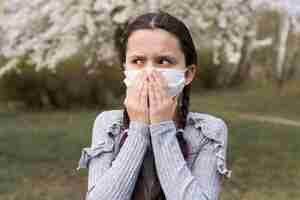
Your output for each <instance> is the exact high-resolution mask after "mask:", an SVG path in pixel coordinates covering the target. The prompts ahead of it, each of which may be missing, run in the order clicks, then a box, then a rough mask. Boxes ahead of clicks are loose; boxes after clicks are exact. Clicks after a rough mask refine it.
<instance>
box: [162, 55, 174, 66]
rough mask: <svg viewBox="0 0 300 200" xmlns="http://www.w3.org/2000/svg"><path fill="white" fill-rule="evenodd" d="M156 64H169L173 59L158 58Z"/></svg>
mask: <svg viewBox="0 0 300 200" xmlns="http://www.w3.org/2000/svg"><path fill="white" fill-rule="evenodd" d="M158 64H160V65H170V64H173V61H172V60H171V59H169V58H165V57H162V58H159V59H158Z"/></svg>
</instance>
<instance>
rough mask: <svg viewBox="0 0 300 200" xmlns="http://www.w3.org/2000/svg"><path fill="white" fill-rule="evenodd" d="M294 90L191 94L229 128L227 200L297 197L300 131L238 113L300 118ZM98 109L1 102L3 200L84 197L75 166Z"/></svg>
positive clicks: (82, 175)
mask: <svg viewBox="0 0 300 200" xmlns="http://www.w3.org/2000/svg"><path fill="white" fill-rule="evenodd" d="M299 96H300V95H296V93H293V94H292V93H288V94H286V95H285V97H278V95H277V94H276V93H275V92H273V91H272V90H271V89H270V88H269V87H265V88H255V90H254V89H253V87H249V88H248V89H246V88H240V89H239V90H226V91H222V90H219V91H214V92H202V93H198V94H193V95H192V102H191V104H192V105H191V110H192V111H198V112H206V113H210V114H213V115H216V116H219V117H222V118H223V119H224V120H225V121H226V122H227V124H228V127H229V149H228V167H229V168H230V169H232V170H233V174H232V178H231V179H229V180H224V181H223V189H222V198H221V199H223V200H233V199H239V200H248V199H249V200H252V199H256V200H260V199H263V200H271V199H272V200H282V199H289V200H293V199H299V197H300V190H299V188H300V181H299V180H300V160H299V155H300V132H299V130H298V129H299V128H297V127H293V126H283V125H279V124H273V123H261V122H256V121H251V120H244V119H241V118H239V113H249V112H251V113H256V114H264V115H276V116H279V117H285V118H289V119H293V120H300V117H299V116H300V102H299ZM98 112H100V111H96V110H78V111H47V112H46V111H44V112H23V111H14V110H12V109H8V108H6V107H5V106H2V107H1V106H0V125H1V126H0V166H1V167H0V182H1V184H0V200H2V199H3V200H6V199H8V200H18V199H20V200H21V199H22V200H44V199H45V200H46V199H47V200H48V199H49V200H61V199H64V200H77V199H78V200H79V199H83V197H84V192H85V191H86V184H87V171H86V170H80V171H76V167H77V162H78V159H79V157H80V153H81V149H82V148H83V147H84V146H88V145H89V144H90V137H91V128H92V124H93V121H94V119H95V117H96V115H97V113H98Z"/></svg>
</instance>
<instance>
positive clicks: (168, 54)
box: [129, 53, 176, 60]
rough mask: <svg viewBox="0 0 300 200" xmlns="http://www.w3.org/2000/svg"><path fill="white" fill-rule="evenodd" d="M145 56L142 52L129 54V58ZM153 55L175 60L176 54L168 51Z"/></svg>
mask: <svg viewBox="0 0 300 200" xmlns="http://www.w3.org/2000/svg"><path fill="white" fill-rule="evenodd" d="M145 57H146V56H145V55H143V54H132V55H129V58H145ZM155 57H158V58H168V59H171V60H176V56H173V54H170V53H163V54H158V55H155Z"/></svg>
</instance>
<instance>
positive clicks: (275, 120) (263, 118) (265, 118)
mask: <svg viewBox="0 0 300 200" xmlns="http://www.w3.org/2000/svg"><path fill="white" fill-rule="evenodd" d="M239 116H240V117H241V118H243V119H249V120H256V121H260V122H269V123H276V124H282V125H288V126H297V127H300V121H295V120H290V119H286V118H282V117H275V116H267V115H266V116H261V115H255V114H239Z"/></svg>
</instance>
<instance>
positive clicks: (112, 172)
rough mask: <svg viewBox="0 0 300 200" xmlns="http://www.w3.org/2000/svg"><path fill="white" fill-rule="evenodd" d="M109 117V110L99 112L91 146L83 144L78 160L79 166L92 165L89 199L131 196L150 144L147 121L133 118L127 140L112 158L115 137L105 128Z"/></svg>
mask: <svg viewBox="0 0 300 200" xmlns="http://www.w3.org/2000/svg"><path fill="white" fill-rule="evenodd" d="M108 118H109V116H108V113H107V111H104V112H102V113H100V114H99V115H98V116H97V118H96V120H95V122H94V125H93V131H92V144H91V147H88V148H83V150H82V155H81V158H80V161H79V167H78V169H80V168H84V167H87V168H89V171H88V190H87V193H86V200H103V199H105V200H129V199H130V196H131V194H132V192H133V189H134V185H135V182H136V179H137V175H138V172H139V169H140V166H141V163H142V160H143V156H144V154H145V152H146V149H147V146H148V145H149V132H148V125H147V124H144V123H142V122H136V121H133V122H131V123H130V125H129V129H128V137H127V139H126V141H125V143H124V144H123V146H122V148H121V150H120V152H119V153H118V155H117V156H116V158H115V159H114V160H113V147H114V143H113V139H112V138H111V137H110V136H109V135H108V134H107V132H106V131H105V130H106V129H105V128H104V127H105V126H107V123H108V122H109V121H108ZM147 134H148V135H147Z"/></svg>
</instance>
